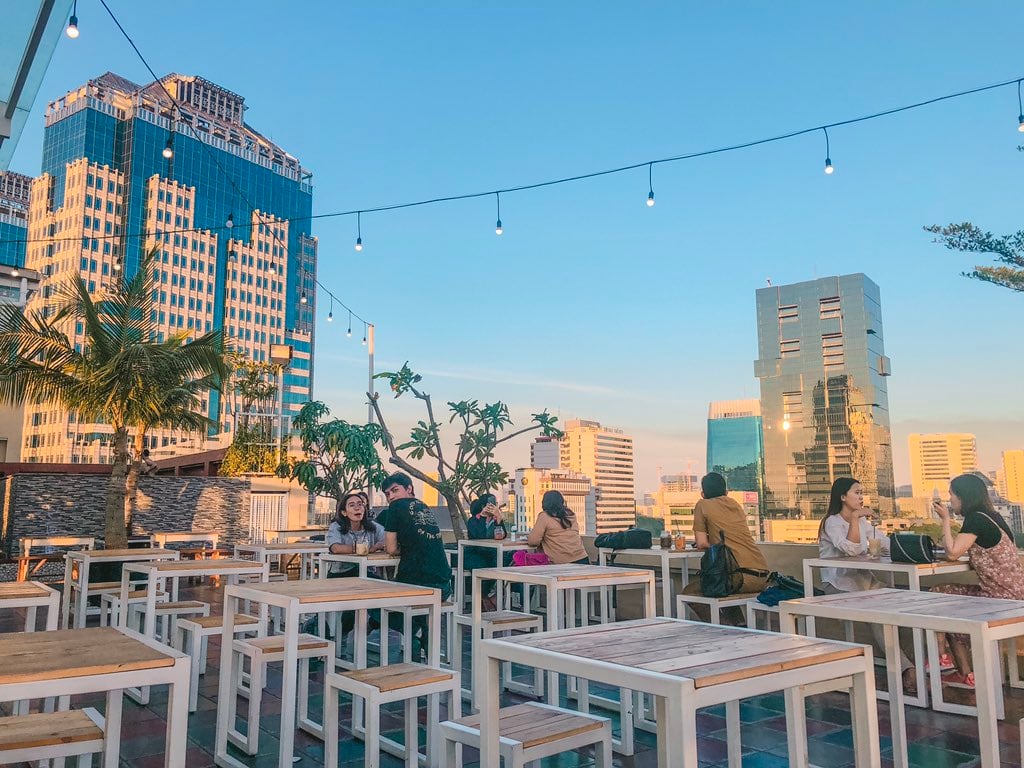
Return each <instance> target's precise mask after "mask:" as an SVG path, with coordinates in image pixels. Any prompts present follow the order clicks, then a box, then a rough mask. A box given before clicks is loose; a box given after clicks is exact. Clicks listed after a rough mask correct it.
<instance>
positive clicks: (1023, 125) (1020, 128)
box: [1017, 115, 1024, 133]
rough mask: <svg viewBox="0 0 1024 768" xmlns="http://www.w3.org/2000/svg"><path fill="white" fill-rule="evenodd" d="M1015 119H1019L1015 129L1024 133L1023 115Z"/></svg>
mask: <svg viewBox="0 0 1024 768" xmlns="http://www.w3.org/2000/svg"><path fill="white" fill-rule="evenodd" d="M1017 120H1019V121H1020V125H1018V126H1017V130H1018V131H1020V132H1021V133H1024V115H1021V116H1020V117H1018V118H1017Z"/></svg>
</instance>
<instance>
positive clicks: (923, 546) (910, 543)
mask: <svg viewBox="0 0 1024 768" xmlns="http://www.w3.org/2000/svg"><path fill="white" fill-rule="evenodd" d="M889 558H890V559H891V560H892V561H893V562H894V563H914V564H917V565H923V564H925V563H934V562H935V542H933V541H932V538H931V536H926V535H925V534H923V533H890V534H889Z"/></svg>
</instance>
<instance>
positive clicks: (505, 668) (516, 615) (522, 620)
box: [454, 611, 544, 710]
mask: <svg viewBox="0 0 1024 768" xmlns="http://www.w3.org/2000/svg"><path fill="white" fill-rule="evenodd" d="M481 618H482V619H483V622H482V632H481V635H482V638H483V639H484V640H490V639H491V638H493V637H498V636H500V635H505V634H508V633H510V632H514V631H516V630H519V631H523V632H543V631H544V617H542V616H537V615H536V614H533V613H520V612H518V611H488V612H486V613H483V614H481ZM463 629H469V630H470V631H472V629H473V617H472V616H466V615H463V614H459V615H456V616H455V637H454V645H455V664H454V668H455V671H457V672H458V673H459V674H460V675H462V630H463ZM501 669H502V673H503V675H504V678H505V688H508V689H509V690H510V691H515V692H516V693H522V694H525V695H527V696H538V697H539V696H543V695H544V684H543V680H544V674H543V673H542V672H541V671H540V670H539V669H534V672H533V685H532V686H530V685H525V684H523V683H517V682H516V681H514V680H513V679H512V662H509V661H506V662H502V665H501ZM462 697H463V698H464V699H470V700H471V702H472V705H473V709H474V710H475V709H476V702H475V700H473V691H472V690H470V689H468V688H463V689H462Z"/></svg>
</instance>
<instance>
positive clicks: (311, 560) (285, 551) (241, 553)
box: [235, 541, 329, 579]
mask: <svg viewBox="0 0 1024 768" xmlns="http://www.w3.org/2000/svg"><path fill="white" fill-rule="evenodd" d="M328 551H329V550H328V547H327V544H326V542H318V541H314V542H308V541H307V542H292V543H289V544H278V543H274V542H271V543H266V544H235V557H237V558H241V559H245V556H246V555H251V556H252V557H253V559H255V560H261V561H263V562H265V563H270V558H272V557H280V558H285V557H288V556H290V555H298V556H299V558H300V560H299V578H302V579H311V578H313V576H314V572H315V571H316V561H317V558H318V557H319V556H321V555H326V554H327V553H328ZM282 570H283V569H282Z"/></svg>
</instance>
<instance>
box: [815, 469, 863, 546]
mask: <svg viewBox="0 0 1024 768" xmlns="http://www.w3.org/2000/svg"><path fill="white" fill-rule="evenodd" d="M859 482H860V480H855V479H854V478H852V477H837V478H836V479H835V482H834V483H832V491H831V492H830V493H829V497H828V509H827V510H825V517H823V518H822V519H821V525H819V526H818V541H821V535H822V534H823V533H824V532H825V521H826V520H828V519H829V518H830V517H832V515H838V514H839V513H840V512H842V511H843V496H845V495H846V494H848V493H849V492H850V489H851V488H853V486H855V485H857V483H859Z"/></svg>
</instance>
